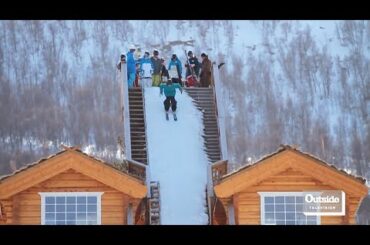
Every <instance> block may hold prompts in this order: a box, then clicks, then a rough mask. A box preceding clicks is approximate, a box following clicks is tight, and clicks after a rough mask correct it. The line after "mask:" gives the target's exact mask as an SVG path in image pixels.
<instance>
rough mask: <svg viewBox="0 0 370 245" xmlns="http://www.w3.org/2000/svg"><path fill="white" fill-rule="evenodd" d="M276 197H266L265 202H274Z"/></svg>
mask: <svg viewBox="0 0 370 245" xmlns="http://www.w3.org/2000/svg"><path fill="white" fill-rule="evenodd" d="M273 203H274V198H273V197H265V204H273Z"/></svg>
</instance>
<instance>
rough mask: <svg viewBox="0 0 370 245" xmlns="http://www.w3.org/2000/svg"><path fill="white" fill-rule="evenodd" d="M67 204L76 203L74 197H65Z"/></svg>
mask: <svg viewBox="0 0 370 245" xmlns="http://www.w3.org/2000/svg"><path fill="white" fill-rule="evenodd" d="M67 203H69V204H75V203H76V197H67Z"/></svg>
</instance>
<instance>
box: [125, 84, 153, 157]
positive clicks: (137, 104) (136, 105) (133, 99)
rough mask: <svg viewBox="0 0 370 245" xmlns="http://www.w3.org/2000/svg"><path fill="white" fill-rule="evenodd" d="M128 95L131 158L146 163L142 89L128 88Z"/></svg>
mask: <svg viewBox="0 0 370 245" xmlns="http://www.w3.org/2000/svg"><path fill="white" fill-rule="evenodd" d="M128 95H129V105H130V128H131V132H130V133H131V158H132V159H133V160H135V161H138V162H140V163H143V164H148V157H147V149H146V132H145V118H144V101H143V91H142V90H141V88H130V89H129V91H128Z"/></svg>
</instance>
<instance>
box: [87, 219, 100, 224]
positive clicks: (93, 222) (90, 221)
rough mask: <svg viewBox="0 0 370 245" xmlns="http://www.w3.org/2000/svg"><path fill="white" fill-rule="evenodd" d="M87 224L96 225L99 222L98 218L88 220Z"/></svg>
mask: <svg viewBox="0 0 370 245" xmlns="http://www.w3.org/2000/svg"><path fill="white" fill-rule="evenodd" d="M87 224H88V225H96V224H98V222H97V221H96V220H88V221H87Z"/></svg>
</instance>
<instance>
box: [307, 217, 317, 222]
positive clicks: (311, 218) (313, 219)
mask: <svg viewBox="0 0 370 245" xmlns="http://www.w3.org/2000/svg"><path fill="white" fill-rule="evenodd" d="M316 219H317V217H316V216H307V221H315V222H316Z"/></svg>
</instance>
